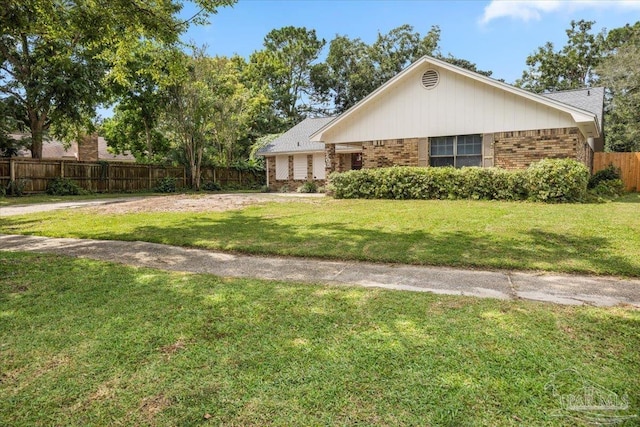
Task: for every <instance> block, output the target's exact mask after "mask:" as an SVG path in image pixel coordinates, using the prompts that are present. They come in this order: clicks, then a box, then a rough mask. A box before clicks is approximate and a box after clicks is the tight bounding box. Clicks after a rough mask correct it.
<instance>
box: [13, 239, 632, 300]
mask: <svg viewBox="0 0 640 427" xmlns="http://www.w3.org/2000/svg"><path fill="white" fill-rule="evenodd" d="M0 250H4V251H31V252H42V253H54V254H61V255H70V256H74V257H80V258H91V259H96V260H105V261H113V262H118V263H122V264H127V265H133V266H141V267H151V268H158V269H162V270H173V271H185V272H194V273H210V274H215V275H218V276H223V277H250V278H259V279H274V280H283V281H294V282H305V283H322V284H331V285H357V286H364V287H379V288H385V289H394V290H403V291H416V292H433V293H437V294H448V295H468V296H475V297H486V298H498V299H528V300H536V301H547V302H553V303H557V304H568V305H580V304H589V305H596V306H612V305H617V304H630V305H633V306H637V307H640V280H621V279H617V278H611V277H591V276H576V275H560V274H542V273H540V274H537V273H523V272H504V271H480V270H461V269H453V268H444V267H421V266H407V265H388V264H372V263H364V262H341V261H321V260H316V259H305V258H280V257H263V256H250V255H236V254H229V253H222V252H213V251H207V250H202V249H186V248H181V247H175V246H168V245H159V244H155V243H145V242H121V241H106V240H82V239H53V238H46V237H35V236H15V235H3V234H0Z"/></svg>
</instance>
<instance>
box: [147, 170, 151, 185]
mask: <svg viewBox="0 0 640 427" xmlns="http://www.w3.org/2000/svg"><path fill="white" fill-rule="evenodd" d="M147 176H148V177H149V180H148V181H149V182H148V183H147V190H151V165H147Z"/></svg>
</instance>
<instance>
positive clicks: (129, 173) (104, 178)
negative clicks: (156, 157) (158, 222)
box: [0, 158, 186, 193]
mask: <svg viewBox="0 0 640 427" xmlns="http://www.w3.org/2000/svg"><path fill="white" fill-rule="evenodd" d="M164 177H174V178H177V180H178V181H177V184H178V187H184V186H185V184H186V178H185V171H184V168H183V167H165V166H157V165H141V164H135V163H116V162H79V161H75V160H39V159H23V158H13V159H7V160H0V184H1V185H4V186H6V185H7V184H8V183H9V182H10V181H23V182H24V184H25V187H24V192H25V193H44V192H46V191H47V186H48V185H49V183H50V182H51V181H53V180H54V179H56V178H68V179H70V180H71V181H73V182H75V183H76V184H77V185H78V186H79V187H80V188H83V189H85V190H88V191H93V192H96V193H109V192H130V191H143V190H152V189H153V188H154V187H155V186H156V185H157V184H158V181H160V180H161V179H162V178H164Z"/></svg>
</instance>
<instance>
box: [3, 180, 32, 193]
mask: <svg viewBox="0 0 640 427" xmlns="http://www.w3.org/2000/svg"><path fill="white" fill-rule="evenodd" d="M28 183H29V180H27V179H16V180H11V181H9V183H8V184H7V187H6V189H5V194H6V195H7V196H15V197H21V196H24V189H25V188H26V187H27V184H28Z"/></svg>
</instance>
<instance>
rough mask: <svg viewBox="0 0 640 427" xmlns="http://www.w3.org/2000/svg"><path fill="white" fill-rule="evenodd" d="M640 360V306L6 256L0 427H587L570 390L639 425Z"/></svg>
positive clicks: (0, 293)
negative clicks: (593, 388) (571, 405)
mask: <svg viewBox="0 0 640 427" xmlns="http://www.w3.org/2000/svg"><path fill="white" fill-rule="evenodd" d="M638 348H640V311H638V310H637V309H633V308H629V307H615V308H607V309H601V308H593V307H568V306H556V305H551V304H542V303H534V302H525V301H499V300H492V299H475V298H468V297H450V296H437V295H432V294H426V293H425V294H423V293H410V292H397V291H396V292H394V291H385V290H377V289H363V288H349V287H328V286H319V285H318V286H313V285H300V284H285V283H279V282H267V281H258V280H227V279H221V278H217V277H214V276H208V275H194V274H179V273H169V272H161V271H156V270H150V269H136V268H131V267H125V266H121V265H114V264H109V263H103V262H97V261H89V260H79V259H72V258H66V257H57V256H52V255H35V254H21V253H7V252H0V425H7V426H9V425H10V426H45V425H46V426H48V425H69V426H86V425H180V426H188V425H237V426H250V425H282V426H290V425H420V426H425V425H433V426H436V425H437V426H515V425H536V426H557V425H560V426H562V425H566V426H573V425H586V424H584V423H582V421H579V419H576V418H564V417H558V416H557V415H562V414H564V413H563V412H562V411H560V409H561V402H562V400H561V397H560V394H558V390H559V389H562V390H572V391H574V392H575V391H576V390H578V391H580V390H581V387H582V386H583V381H593V382H595V383H596V384H598V386H600V387H604V388H605V389H606V390H609V391H611V392H613V393H616V395H618V396H620V397H621V398H623V397H624V396H626V397H628V403H629V409H628V410H626V411H624V414H626V415H634V414H638V413H639V412H640V376H639V375H637V373H638V372H640V356H639V355H638V352H637V350H638ZM567 370H568V371H567ZM560 376H561V377H562V378H563V379H562V381H563V383H562V384H559V383H558V381H559V380H558V378H559V377H560ZM554 387H556V388H555V389H554ZM562 387H564V388H562ZM554 390H555V391H556V394H554ZM617 414H618V415H620V413H619V412H617ZM565 415H566V414H565ZM573 415H577V416H582V415H583V414H581V413H573ZM636 421H637V418H636V419H631V420H630V422H631V423H627V424H620V425H634V424H633V422H636Z"/></svg>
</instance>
